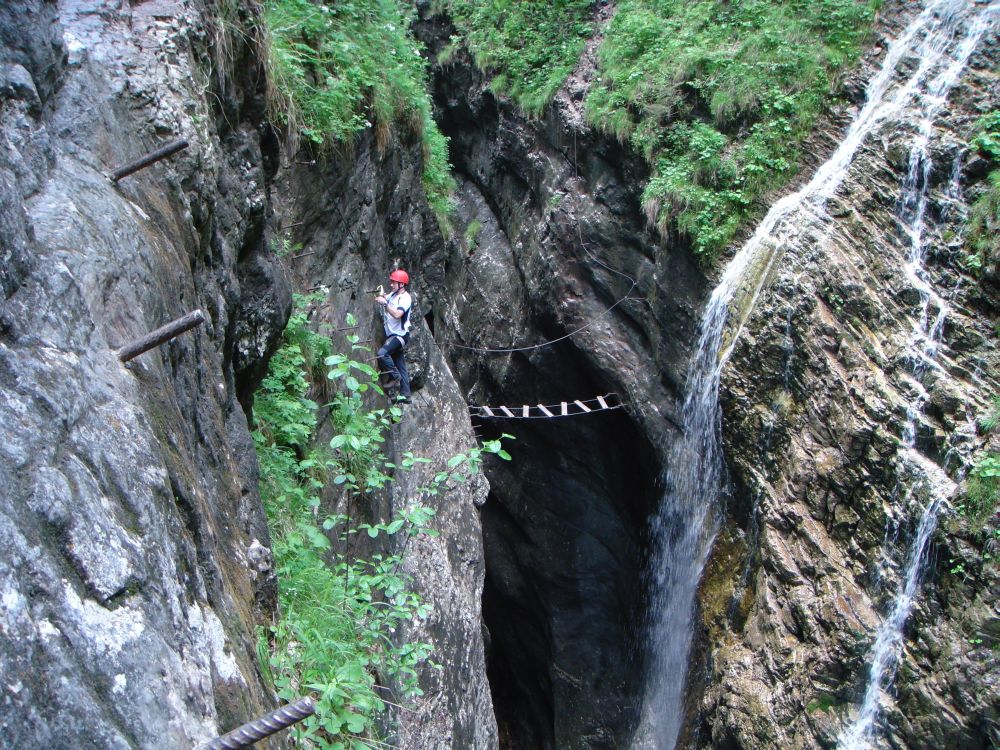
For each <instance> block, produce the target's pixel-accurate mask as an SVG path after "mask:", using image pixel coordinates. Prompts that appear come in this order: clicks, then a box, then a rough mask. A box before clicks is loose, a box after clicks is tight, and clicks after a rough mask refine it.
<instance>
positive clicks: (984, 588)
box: [692, 41, 1000, 748]
mask: <svg viewBox="0 0 1000 750" xmlns="http://www.w3.org/2000/svg"><path fill="white" fill-rule="evenodd" d="M995 55H996V44H995V41H994V42H993V44H992V46H991V47H989V48H988V49H987V50H986V51H985V52H984V53H981V54H978V55H977V56H976V57H974V58H973V60H972V63H971V70H970V71H969V72H968V73H967V75H966V78H965V81H966V82H965V83H964V84H963V85H960V86H959V87H958V88H957V89H956V90H955V91H954V92H953V93H952V96H951V100H952V101H953V102H955V105H954V107H953V109H952V111H951V112H950V113H949V114H948V116H947V117H944V118H941V120H940V122H937V123H936V127H935V128H934V131H933V134H932V138H933V143H934V144H935V145H934V146H933V148H932V149H931V156H932V158H933V159H934V165H935V166H934V169H932V170H931V174H930V193H929V196H930V200H929V203H928V207H927V212H926V222H927V225H926V229H925V232H924V239H925V241H926V242H927V244H928V247H929V251H928V255H927V260H926V263H925V266H926V268H927V269H928V278H929V283H930V284H931V285H932V286H933V288H934V289H936V290H938V291H939V292H940V293H941V294H942V296H943V297H944V298H945V299H946V300H947V304H948V306H949V311H948V313H947V318H946V322H945V327H944V332H943V340H942V342H941V347H940V350H939V351H938V352H937V353H936V355H935V356H936V362H937V363H938V365H939V366H936V367H927V368H926V369H925V370H924V373H923V375H922V376H921V377H919V378H916V377H914V376H913V375H912V373H913V371H914V361H913V358H912V356H911V354H910V352H911V351H912V348H911V346H912V345H911V341H912V338H913V335H914V334H913V331H914V326H915V325H917V323H918V322H919V316H920V295H919V292H918V290H917V289H916V288H915V285H914V283H913V281H912V278H910V277H908V276H907V273H906V267H907V260H908V253H909V251H910V241H911V237H910V236H909V235H908V234H907V233H906V232H905V231H904V229H903V228H902V227H901V226H900V223H899V221H898V219H897V218H896V213H897V211H898V209H899V202H900V193H901V188H900V186H901V184H902V182H903V178H904V177H905V176H906V170H907V161H908V156H907V155H908V149H909V147H910V145H911V139H912V133H907V132H905V131H899V130H896V131H892V130H890V129H889V128H886V129H884V130H883V131H882V132H880V133H879V134H878V137H877V138H873V139H872V141H873V142H872V143H869V144H866V146H865V147H864V148H863V150H862V152H861V155H860V157H859V158H858V160H857V163H856V164H855V166H854V167H853V168H852V170H851V173H850V174H849V176H848V178H847V180H846V181H845V183H844V185H843V186H842V187H841V189H840V190H839V191H838V193H837V196H836V198H835V199H834V201H833V202H832V203H831V206H830V213H831V214H832V216H833V217H834V221H833V223H832V228H831V230H830V232H829V233H828V234H827V235H826V237H825V239H823V241H822V242H821V243H820V244H819V245H818V246H815V247H812V248H810V250H809V251H808V252H802V251H801V249H800V248H794V247H793V248H789V249H788V251H787V252H786V256H785V259H784V260H783V261H782V263H781V268H780V270H779V271H778V272H777V273H776V275H775V279H774V281H773V282H772V283H771V284H770V286H769V291H768V292H767V294H766V295H765V297H764V298H762V301H761V302H759V303H758V306H757V309H756V310H755V312H754V314H753V316H752V318H751V319H750V325H749V327H748V329H747V330H746V331H744V333H743V338H742V339H741V341H740V342H739V344H738V348H737V350H736V351H735V353H734V356H733V358H732V360H731V363H730V365H729V366H728V367H727V371H726V373H725V376H724V380H723V386H722V389H723V392H722V406H723V412H724V424H723V434H724V436H725V439H726V448H727V453H728V456H729V460H730V470H731V473H732V476H733V478H734V481H735V483H736V488H737V489H736V493H735V502H734V504H733V506H732V507H731V508H730V509H729V511H730V513H729V518H728V527H727V528H726V529H725V530H724V531H723V533H722V535H721V537H720V542H719V543H718V544H717V546H716V552H715V560H714V561H713V564H712V565H710V567H709V570H708V573H707V575H706V580H705V582H704V585H703V593H702V605H703V607H704V619H703V626H704V628H705V633H706V643H707V646H706V649H705V651H706V668H707V674H706V685H707V687H706V690H705V692H704V695H703V697H702V700H701V704H700V723H699V726H698V728H699V730H700V733H699V734H698V735H697V737H696V741H694V742H693V743H692V746H698V747H726V748H752V747H808V748H814V747H833V746H835V745H836V743H837V741H838V738H839V737H840V736H841V734H842V732H843V731H844V729H845V728H846V727H847V726H848V724H849V723H850V722H851V720H852V719H853V717H854V715H855V714H856V712H857V706H858V704H859V703H860V701H861V698H862V695H863V693H864V689H865V687H866V683H867V680H868V677H869V666H870V661H871V649H872V646H873V642H874V639H875V635H876V632H877V629H878V627H879V625H880V624H881V623H882V622H883V620H884V619H885V617H886V615H887V613H888V612H889V611H890V610H891V608H892V606H893V601H894V597H895V596H896V594H897V592H898V591H900V588H901V586H902V585H903V582H902V575H903V571H904V568H905V564H906V557H907V554H908V550H909V549H910V548H911V546H912V544H913V540H914V537H915V536H916V530H917V524H918V521H919V519H920V518H921V514H922V512H923V510H924V508H926V507H927V505H928V504H929V503H930V502H931V501H932V499H933V497H934V496H935V493H938V492H941V491H942V489H941V487H944V488H945V489H946V490H949V491H950V493H951V500H952V502H953V503H958V502H959V500H960V497H961V494H960V493H961V490H962V487H961V485H959V486H958V487H955V480H960V479H961V477H962V475H963V473H964V471H965V468H964V467H967V466H968V465H969V462H970V461H971V460H973V456H974V453H973V452H974V450H975V449H976V448H977V447H978V446H980V445H982V444H983V442H984V438H983V437H982V436H981V435H977V434H976V433H977V426H976V419H977V418H978V417H979V416H981V415H982V414H983V413H985V411H986V410H987V408H988V406H989V403H990V400H991V399H992V398H993V397H994V396H995V394H996V392H997V386H998V382H997V380H996V375H995V374H996V372H997V365H998V364H1000V361H998V353H997V348H996V343H995V335H994V333H993V332H991V327H992V321H995V319H996V315H997V312H998V310H1000V306H998V297H997V296H996V293H995V289H992V287H991V286H990V285H989V284H988V283H985V284H984V283H983V282H981V281H979V280H977V279H973V278H970V277H969V276H967V275H965V274H964V272H963V271H962V265H961V260H962V253H963V248H962V244H961V229H962V222H963V211H964V209H963V206H962V202H961V196H960V194H956V192H955V185H954V183H953V182H952V178H953V176H954V174H955V172H954V169H953V168H954V165H955V160H956V158H959V157H960V155H961V153H962V150H963V141H964V134H965V133H967V132H968V130H967V128H968V125H969V123H970V122H971V120H972V119H974V117H975V114H974V112H976V111H978V110H986V109H989V108H990V107H991V106H993V107H995V106H996V98H995V97H996V92H995V84H990V83H989V81H990V74H988V73H987V72H986V71H988V70H990V69H991V67H992V66H995V62H991V60H995ZM991 85H992V86H993V87H994V88H993V90H992V91H991V89H990V86H991ZM990 102H992V104H991V103H990ZM960 192H961V191H959V193H960ZM936 314H937V309H935V305H934V304H933V303H932V305H931V309H930V311H929V315H930V316H931V320H933V317H934V316H935V315H936ZM915 401H920V402H921V403H922V404H923V407H922V416H921V417H920V418H919V419H918V421H917V423H916V436H915V444H916V450H917V451H918V452H919V453H920V454H921V455H923V456H924V457H925V459H923V460H924V461H926V464H927V465H931V466H932V467H933V464H938V465H940V466H941V467H943V469H944V470H945V471H942V470H941V469H937V470H935V469H933V468H932V469H931V476H933V477H936V478H935V483H938V484H940V486H939V487H937V488H934V487H932V486H931V483H929V482H927V481H926V480H925V479H922V478H921V473H920V472H919V471H916V470H914V468H913V461H914V459H913V458H912V457H911V456H908V454H907V451H906V449H905V447H904V445H903V434H904V429H905V425H906V421H907V411H908V409H909V408H910V407H911V406H912V405H913V404H914V403H915ZM948 475H950V477H951V478H950V479H949V478H948ZM982 544H983V541H982V540H981V539H976V537H975V532H974V531H973V532H970V530H969V529H968V528H967V527H966V526H965V524H964V523H963V522H962V521H961V519H960V518H958V517H956V516H955V514H954V511H953V510H946V511H945V512H944V513H943V516H942V520H941V522H940V524H939V527H938V531H937V533H936V535H935V537H934V538H933V543H932V548H931V552H930V556H929V557H930V562H929V564H928V565H927V567H926V569H925V571H924V575H923V584H922V586H921V587H919V588H918V589H917V598H916V601H915V604H914V607H913V610H912V613H911V615H910V617H909V621H908V624H907V626H906V628H905V630H904V632H903V657H902V661H901V664H900V666H899V669H898V671H897V672H896V673H895V677H894V680H893V685H894V687H893V690H892V691H891V693H884V694H883V699H882V705H883V718H882V719H881V720H880V723H881V724H882V725H883V726H884V727H886V728H885V729H883V730H882V731H881V732H880V737H881V738H882V739H879V740H877V743H876V746H878V747H882V746H883V744H880V743H886V744H885V746H890V745H891V746H892V747H901V748H917V747H929V746H941V747H970V748H971V747H988V746H992V745H994V744H996V742H997V735H996V729H995V727H996V720H997V713H996V712H997V706H996V686H997V684H998V681H1000V673H998V668H997V664H996V660H995V658H993V656H991V655H990V653H991V652H990V649H991V648H995V643H996V641H995V637H996V635H995V628H994V625H993V624H994V623H995V622H997V618H998V615H1000V611H998V609H997V604H996V597H995V592H996V590H997V589H996V587H997V585H998V581H997V570H996V567H995V566H994V565H993V564H992V563H990V562H988V561H984V560H983V559H982V557H981V552H980V551H979V550H978V549H976V547H977V546H981V545H982ZM977 634H986V635H977ZM890 736H891V741H889V740H886V738H888V737H890Z"/></svg>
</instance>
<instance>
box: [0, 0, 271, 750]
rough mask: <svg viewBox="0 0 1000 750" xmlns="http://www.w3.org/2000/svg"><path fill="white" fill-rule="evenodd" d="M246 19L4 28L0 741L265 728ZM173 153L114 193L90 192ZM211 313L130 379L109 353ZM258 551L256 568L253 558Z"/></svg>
mask: <svg viewBox="0 0 1000 750" xmlns="http://www.w3.org/2000/svg"><path fill="white" fill-rule="evenodd" d="M249 13H251V11H249V10H243V11H237V10H236V6H234V5H230V4H220V5H215V4H212V3H207V4H203V3H200V2H194V3H191V2H183V3H182V2H170V1H169V0H152V1H151V2H145V3H142V4H136V5H134V6H129V5H128V4H122V3H118V2H88V3H82V2H63V3H59V4H58V5H56V4H55V3H53V2H46V1H44V0H23V1H18V2H10V3H4V4H3V7H2V8H0V61H2V67H0V72H2V78H0V80H2V85H0V96H2V109H0V133H2V137H3V140H4V142H5V147H4V148H3V149H0V185H2V188H0V190H2V200H0V204H2V209H0V228H2V231H0V257H2V265H0V268H2V271H0V274H2V277H0V278H2V288H3V297H2V303H0V320H2V323H0V383H2V386H0V393H2V396H0V403H2V409H0V424H2V433H3V436H4V439H3V441H2V446H0V483H2V484H3V486H4V488H5V489H4V492H3V496H2V499H0V514H2V518H0V537H2V544H3V546H4V549H5V554H4V556H3V560H2V561H0V589H2V601H3V607H2V609H0V633H2V634H3V637H2V638H0V674H2V675H3V680H2V684H0V705H2V711H0V733H2V736H3V743H4V744H5V745H9V746H11V747H44V746H48V747H79V748H90V747H93V748H126V747H128V748H140V747H141V748H162V747H165V746H170V747H190V746H193V745H195V744H197V743H198V742H201V741H204V740H207V739H210V738H212V737H214V736H216V735H217V734H220V733H221V732H223V731H226V730H228V729H230V728H232V727H233V726H234V725H236V724H239V723H242V722H243V721H246V720H248V719H249V718H251V717H253V716H255V715H258V714H260V713H263V712H264V711H266V710H268V709H269V708H271V707H272V706H273V705H274V696H273V695H272V694H271V693H270V691H269V689H268V688H267V687H266V686H265V685H264V684H263V682H262V680H261V678H260V675H259V672H258V668H257V662H256V656H255V633H254V627H255V625H256V624H259V623H267V622H269V621H270V618H271V616H272V614H273V611H274V606H275V585H274V580H273V575H271V574H270V573H269V568H268V562H267V559H266V557H267V556H266V547H267V546H268V532H267V528H266V524H265V520H264V517H263V512H262V509H261V506H260V501H259V498H258V496H257V489H256V459H255V456H254V453H253V446H252V443H251V441H250V436H249V432H248V429H247V420H246V415H245V413H244V410H243V409H242V408H241V406H240V402H239V399H240V397H246V396H247V395H248V394H250V393H251V392H252V391H253V389H254V387H255V385H256V381H257V379H258V377H259V375H260V373H261V371H262V367H263V366H264V364H265V363H266V359H267V357H268V356H269V354H270V351H271V350H272V349H273V348H274V346H275V345H276V342H277V339H278V337H279V334H280V331H281V328H282V326H283V324H284V320H285V317H286V316H287V312H288V305H289V296H288V291H287V287H286V285H285V283H284V282H283V280H282V277H281V275H280V274H279V273H276V268H275V267H274V264H273V260H272V258H271V255H270V253H269V252H268V250H267V248H266V247H265V242H264V236H265V229H264V228H265V219H266V209H267V187H268V182H269V175H268V174H267V173H266V171H265V168H264V165H265V164H266V163H267V161H268V159H267V157H268V154H269V152H270V151H271V150H272V149H273V146H272V145H271V144H272V143H273V138H270V137H269V135H268V132H267V131H264V130H262V129H261V121H262V102H263V93H264V92H263V88H262V85H263V78H262V77H261V75H260V68H259V59H258V50H257V47H256V45H255V44H254V42H253V39H252V32H248V31H247V29H251V28H252V24H250V23H247V22H248V21H250V20H252V19H250V17H249V16H248V15H247V14H249ZM177 137H185V138H187V139H188V140H189V142H190V146H189V148H188V149H187V150H186V151H184V152H182V153H181V154H179V155H178V156H175V157H173V158H172V159H171V160H169V161H167V162H162V163H160V164H158V165H155V166H153V167H150V168H148V169H146V170H144V171H141V172H139V173H137V174H135V175H133V176H131V177H127V178H125V179H123V180H122V181H121V182H120V183H118V184H117V185H114V184H112V183H111V182H110V181H109V179H108V178H107V177H106V176H105V174H106V173H107V172H108V171H110V169H111V168H112V167H114V166H118V165H121V164H123V163H126V162H128V161H130V160H133V159H135V158H137V157H139V156H141V155H143V154H144V153H147V152H149V151H151V150H153V149H154V148H156V147H159V146H161V145H163V144H164V143H165V142H166V141H168V140H171V139H174V138H177ZM196 308H201V309H202V310H204V312H205V315H206V321H205V323H204V325H202V326H201V327H200V328H197V329H195V330H193V331H191V332H189V333H186V334H184V335H183V336H181V337H179V338H177V339H175V340H174V341H172V342H170V343H168V344H165V345H163V346H161V347H159V348H157V349H154V350H152V351H150V352H148V353H146V354H143V355H141V356H140V357H138V358H137V359H135V360H133V361H132V362H131V363H129V364H128V365H123V364H122V363H121V362H119V360H118V358H117V357H116V354H115V351H116V349H117V348H118V347H120V346H122V345H123V344H125V343H127V342H129V341H130V340H133V339H135V338H137V337H139V336H141V335H143V334H145V333H146V332H148V331H150V330H152V329H154V328H156V327H158V326H160V325H162V324H164V323H166V322H168V321H170V320H172V319H174V318H178V317H180V316H181V315H182V314H184V313H186V312H189V311H191V310H194V309H196ZM255 542H256V548H257V549H260V548H264V549H265V554H264V555H263V556H258V557H256V558H255V559H254V560H251V559H248V550H249V549H250V548H251V546H252V545H255Z"/></svg>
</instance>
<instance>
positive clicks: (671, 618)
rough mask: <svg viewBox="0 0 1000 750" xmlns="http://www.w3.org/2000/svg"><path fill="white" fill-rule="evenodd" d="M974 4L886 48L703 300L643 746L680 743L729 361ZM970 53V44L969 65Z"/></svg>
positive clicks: (654, 628)
mask: <svg viewBox="0 0 1000 750" xmlns="http://www.w3.org/2000/svg"><path fill="white" fill-rule="evenodd" d="M970 5H971V3H970V2H958V1H957V0H938V1H937V2H933V3H931V4H930V5H929V6H928V7H927V8H926V9H925V10H923V12H921V13H920V15H919V16H918V17H917V18H916V19H914V21H913V22H912V23H911V24H910V25H909V26H908V27H907V28H906V29H905V30H904V31H903V33H902V34H901V35H900V36H899V38H898V39H897V40H895V41H894V42H893V43H892V44H891V45H890V46H889V49H888V51H887V52H886V56H885V60H884V61H883V65H882V68H881V70H880V71H879V72H878V74H877V75H876V76H875V77H874V78H873V79H872V80H871V82H870V83H869V85H868V88H867V91H866V103H865V105H864V106H863V107H862V109H861V111H860V112H859V113H858V115H857V117H856V118H855V120H854V121H853V122H852V124H851V126H850V128H849V129H848V131H847V133H846V135H845V137H844V140H843V141H842V142H841V144H840V146H839V147H838V148H837V149H836V151H835V152H834V154H833V156H832V157H831V158H830V159H829V160H828V161H827V162H826V163H824V164H823V165H822V166H821V167H820V168H819V169H818V170H817V171H816V174H815V175H814V176H813V178H812V179H811V180H810V181H809V182H808V184H806V185H805V186H804V187H802V188H801V189H800V190H798V191H797V192H795V193H792V194H790V195H788V196H786V197H784V198H782V199H781V200H780V201H778V202H777V203H775V204H774V206H772V208H771V210H770V211H769V212H768V214H767V215H766V216H765V217H764V220H763V221H762V222H761V224H760V225H759V226H758V228H757V230H756V231H755V233H754V235H753V236H752V237H751V238H750V240H749V241H748V242H747V243H746V244H745V245H744V246H743V247H742V248H741V249H740V251H739V252H738V253H737V254H736V255H735V256H734V257H733V259H732V261H730V263H729V264H728V266H727V267H726V269H725V271H724V273H723V275H722V279H721V281H720V283H719V284H718V286H717V287H716V288H715V290H714V291H713V292H712V295H711V298H710V299H709V301H708V304H707V305H706V308H705V312H704V314H703V316H702V323H701V329H700V335H699V340H698V347H697V350H696V352H695V354H694V357H693V358H692V360H691V363H690V365H689V367H688V374H687V396H686V399H685V402H684V407H683V410H682V417H683V429H682V433H681V437H680V438H679V439H678V441H677V442H676V443H675V444H674V445H673V446H672V447H671V452H670V456H669V463H668V469H667V472H666V477H665V486H666V491H665V494H664V497H663V501H662V504H661V506H660V509H659V511H658V513H657V515H656V517H655V518H654V520H653V523H652V539H653V545H654V555H653V559H652V562H651V566H650V572H649V579H650V586H651V601H650V614H649V625H648V638H649V654H648V662H647V675H646V684H645V693H644V697H643V705H642V710H641V714H640V722H639V727H638V729H637V731H636V735H635V738H634V740H633V747H634V748H635V749H636V750H672V748H674V747H675V746H676V744H677V741H678V739H679V737H680V734H681V730H682V728H683V723H684V691H685V677H686V673H687V666H688V659H689V654H690V650H691V644H692V640H693V625H692V620H693V617H694V601H695V594H696V591H697V587H698V584H699V581H700V579H701V574H702V571H703V569H704V566H705V562H706V560H707V558H708V554H709V551H710V550H711V546H712V542H713V540H714V538H715V534H716V532H717V530H718V526H719V519H720V510H721V496H722V494H723V492H724V491H725V478H724V468H723V460H722V459H723V457H722V451H721V443H720V429H721V415H720V412H719V399H718V394H719V381H720V378H721V374H722V368H723V367H724V366H725V364H726V361H727V360H728V358H729V355H730V354H731V352H732V348H733V346H734V344H735V341H736V339H737V337H738V335H739V332H740V329H741V328H742V325H743V323H744V321H745V320H746V318H747V317H748V316H749V314H750V312H751V311H752V309H753V306H754V303H755V302H756V299H757V297H758V295H759V294H760V291H761V289H762V287H763V286H764V284H765V282H766V281H767V278H768V276H769V274H770V272H771V269H772V268H773V267H774V264H775V263H776V261H777V260H778V258H779V257H780V256H781V255H782V253H783V252H784V251H785V250H786V248H788V247H790V246H796V247H806V246H811V245H812V244H814V243H815V242H816V241H817V240H818V239H819V238H821V237H822V235H823V234H824V232H825V227H826V226H827V225H828V217H827V214H826V210H825V207H826V203H827V201H828V200H829V198H830V197H831V196H832V195H833V193H834V192H835V191H836V189H837V187H838V186H839V185H840V184H841V182H842V181H843V179H844V176H845V175H846V173H847V169H848V167H849V166H850V164H851V161H852V159H853V157H854V155H855V153H856V151H857V149H858V147H859V146H860V145H861V143H862V142H863V141H864V139H865V138H866V137H867V136H868V135H869V134H870V133H871V132H872V131H873V130H874V129H875V128H876V127H877V126H878V125H880V124H881V123H883V122H885V121H886V120H887V119H890V118H893V117H894V116H895V115H897V114H898V113H899V112H900V111H902V110H903V108H904V107H906V106H908V105H909V104H910V103H911V102H912V100H913V99H914V98H915V97H916V96H918V95H921V96H922V95H923V94H922V93H921V91H920V87H921V86H922V85H923V86H926V81H927V79H928V76H929V75H930V74H931V72H932V70H933V69H934V68H935V66H936V64H937V62H938V57H939V56H940V55H939V54H938V55H936V56H935V57H934V58H933V59H932V58H930V57H929V56H928V51H930V50H937V49H938V48H939V45H938V42H937V40H938V39H940V40H942V41H941V43H940V44H941V45H942V46H947V41H948V40H950V39H951V38H952V36H953V34H954V23H953V22H949V19H952V18H953V17H954V16H955V14H956V13H959V14H961V13H964V10H963V9H966V7H967V6H970ZM989 7H990V8H993V6H992V5H991V6H989ZM980 15H982V14H980ZM909 57H915V58H917V60H918V63H917V65H916V66H915V67H913V66H910V67H908V68H907V71H906V72H905V73H903V74H902V75H900V73H899V72H898V71H897V67H899V64H900V62H901V61H902V60H903V59H904V58H909ZM967 58H968V54H965V57H964V58H963V60H962V64H963V65H964V61H965V60H966V59H967ZM959 70H960V68H959ZM956 75H957V71H956ZM928 533H929V532H928Z"/></svg>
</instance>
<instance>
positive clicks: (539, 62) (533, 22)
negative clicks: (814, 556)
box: [441, 0, 593, 115]
mask: <svg viewBox="0 0 1000 750" xmlns="http://www.w3.org/2000/svg"><path fill="white" fill-rule="evenodd" d="M441 5H442V6H444V8H446V9H447V11H448V13H449V15H450V16H451V18H452V20H453V21H454V22H455V26H456V28H457V29H458V30H459V32H460V33H461V34H462V36H463V37H464V40H465V44H466V46H467V47H468V48H469V51H470V52H471V53H472V56H473V59H474V60H475V61H476V65H478V66H479V67H480V68H481V69H482V70H484V71H487V72H489V73H491V74H493V78H492V80H491V81H490V88H491V89H492V90H493V91H495V92H496V93H498V94H506V95H509V96H510V97H511V98H512V99H513V100H514V101H515V102H517V104H518V106H520V107H521V108H522V109H523V110H524V111H525V112H527V113H528V114H530V115H538V114H540V113H541V111H542V110H543V109H544V108H545V105H546V104H548V103H549V101H550V100H551V99H552V97H553V96H554V95H555V93H556V91H558V89H559V87H560V86H562V84H563V81H565V80H566V77H567V76H568V75H569V74H570V72H571V71H572V70H573V67H574V66H575V65H576V62H577V59H578V58H579V57H580V53H581V52H582V51H583V46H584V44H586V41H587V37H588V36H589V35H590V32H591V24H590V15H591V12H592V9H593V2H592V0H552V2H544V3H540V2H523V0H492V2H488V3H484V2H481V1H477V0H444V1H443V2H442V3H441ZM453 49H454V47H453V46H451V47H450V48H449V50H447V51H448V52H449V53H451V52H452V50H453ZM445 59H447V58H445Z"/></svg>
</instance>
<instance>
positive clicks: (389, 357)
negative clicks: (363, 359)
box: [378, 336, 410, 397]
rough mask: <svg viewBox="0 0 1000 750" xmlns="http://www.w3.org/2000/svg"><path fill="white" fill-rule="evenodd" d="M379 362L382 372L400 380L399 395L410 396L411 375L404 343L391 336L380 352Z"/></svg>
mask: <svg viewBox="0 0 1000 750" xmlns="http://www.w3.org/2000/svg"><path fill="white" fill-rule="evenodd" d="M378 361H379V363H380V364H381V365H382V372H387V373H389V375H390V376H391V377H392V378H393V379H396V378H399V395H400V396H407V397H409V395H410V374H409V373H408V372H407V371H406V360H405V359H404V358H403V342H402V341H400V340H399V336H390V337H389V338H387V339H386V340H385V343H384V344H382V348H381V349H379V350H378Z"/></svg>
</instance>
